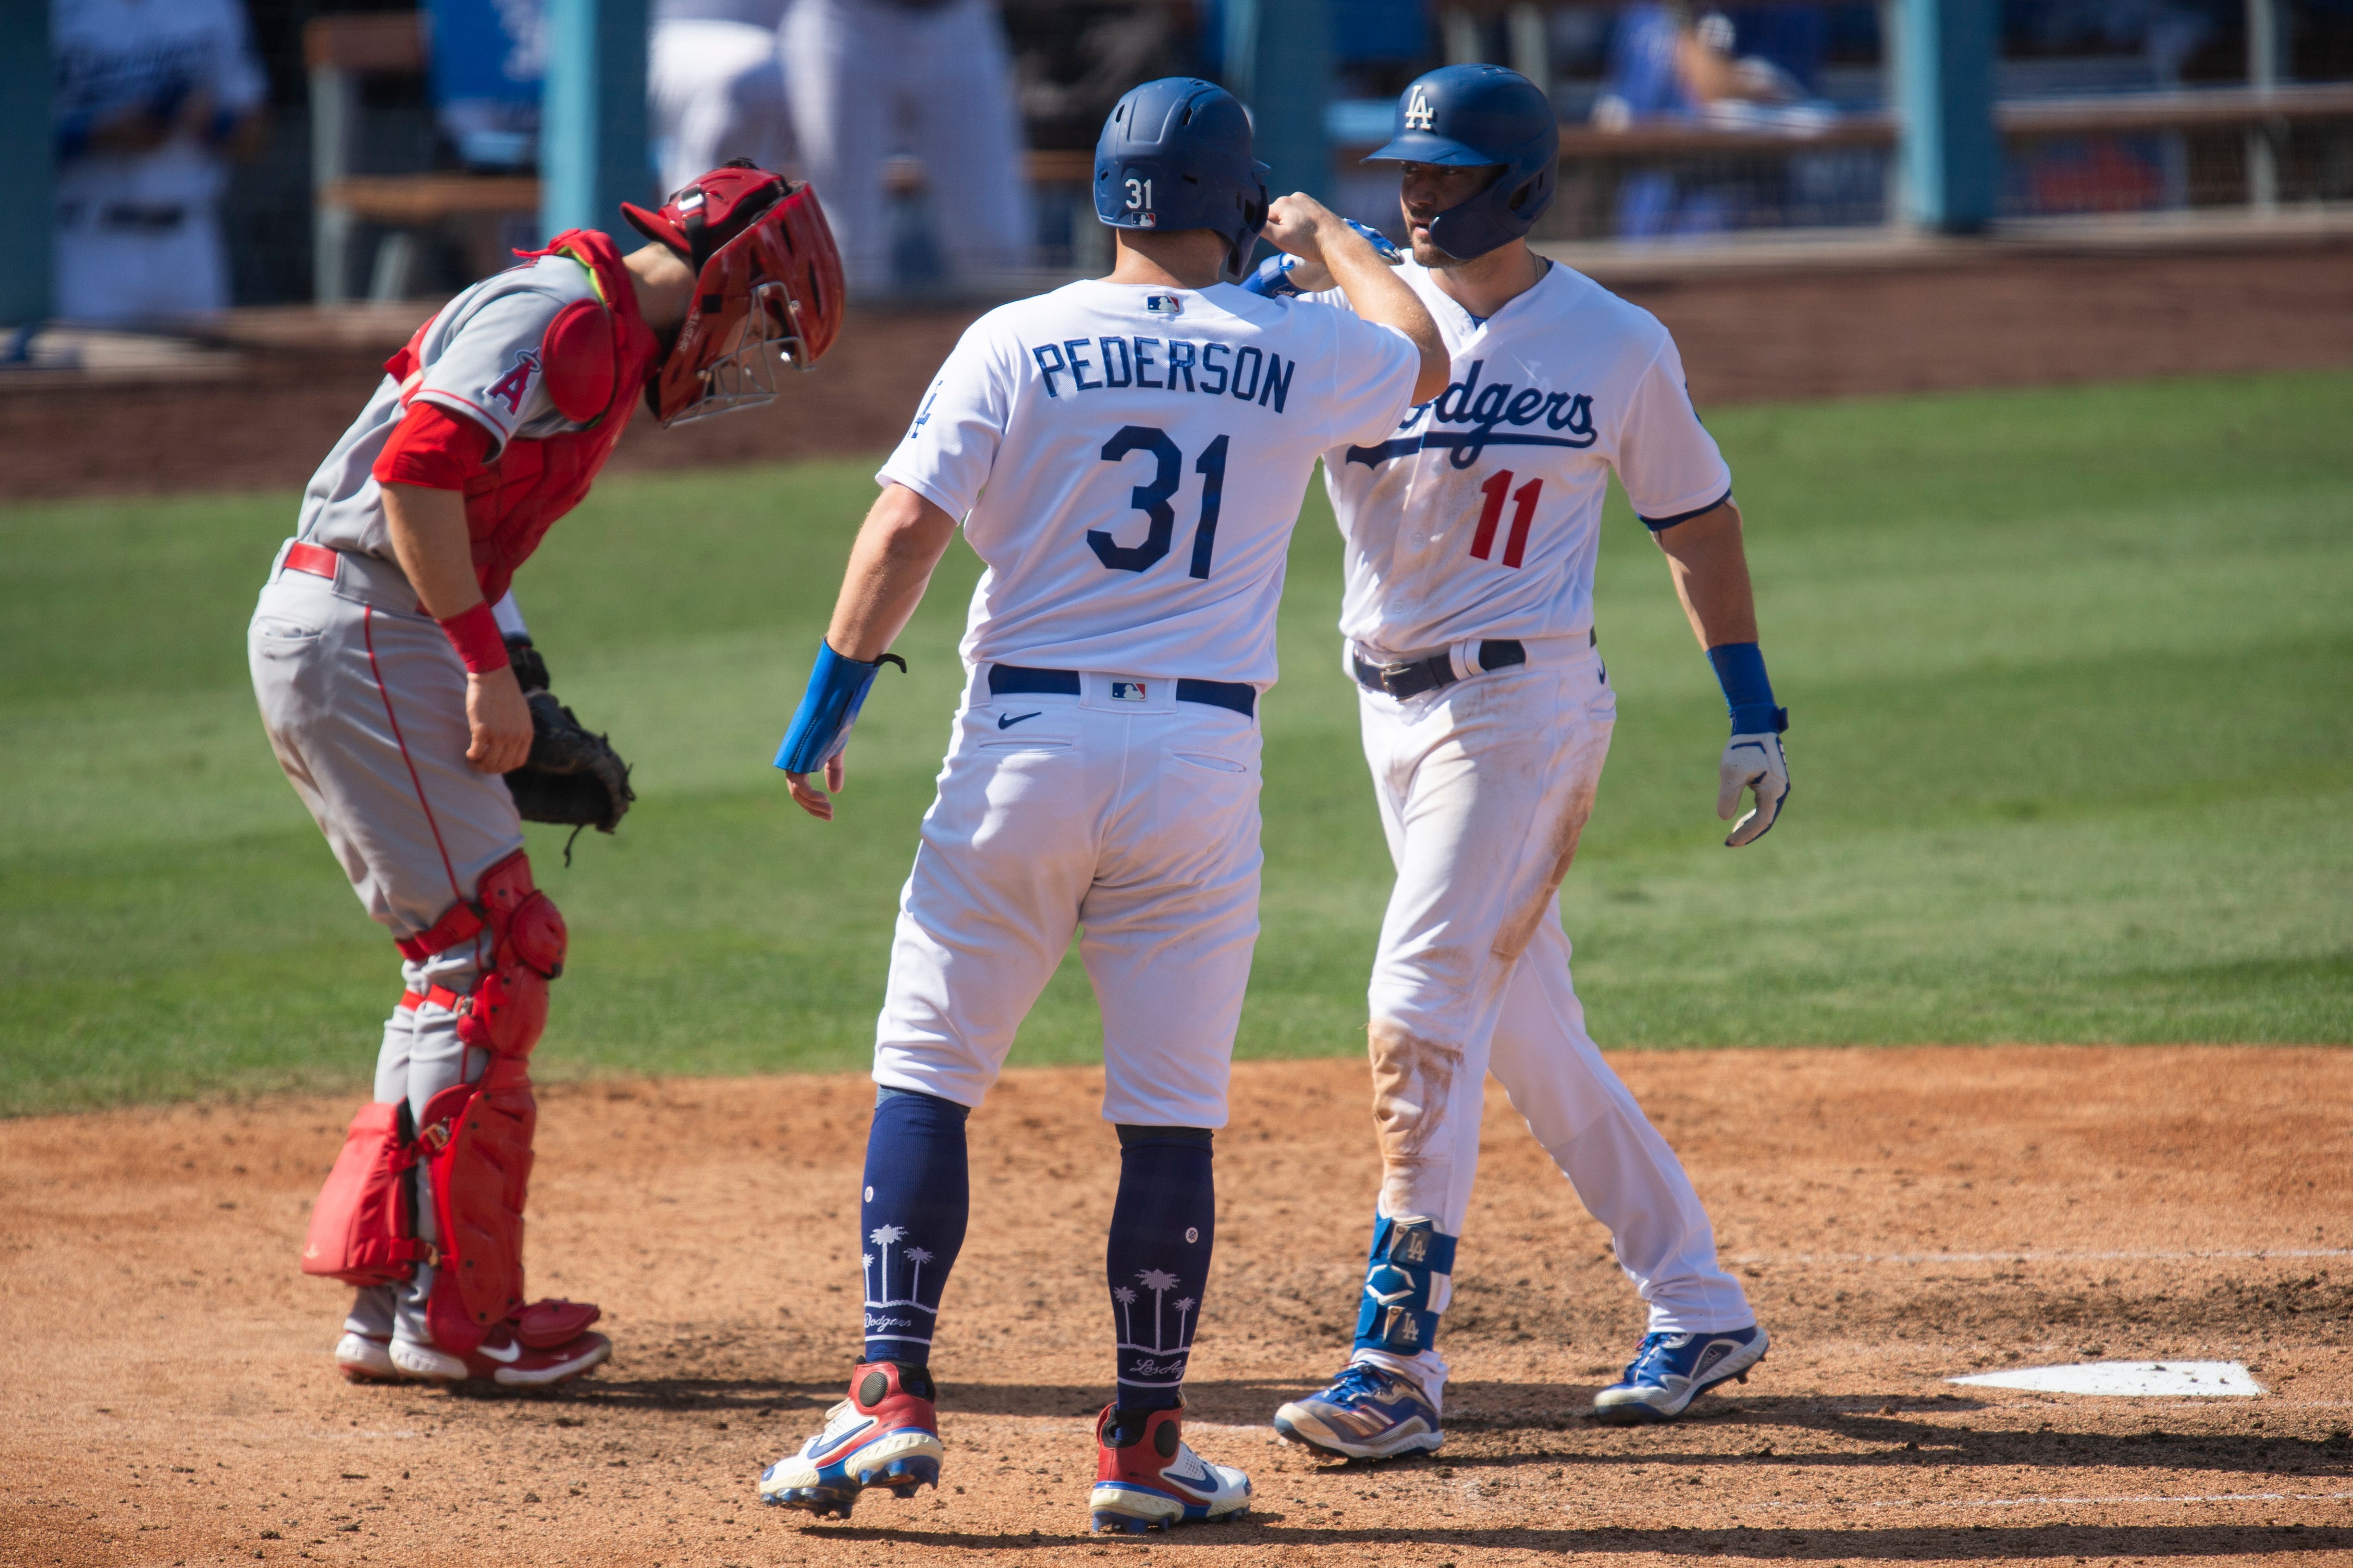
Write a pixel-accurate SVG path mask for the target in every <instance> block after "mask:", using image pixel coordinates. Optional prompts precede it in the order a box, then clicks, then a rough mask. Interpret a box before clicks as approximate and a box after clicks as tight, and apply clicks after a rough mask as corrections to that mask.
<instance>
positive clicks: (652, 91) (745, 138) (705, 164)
mask: <svg viewBox="0 0 2353 1568" xmlns="http://www.w3.org/2000/svg"><path fill="white" fill-rule="evenodd" d="M646 84H647V91H646V99H647V108H648V109H649V110H650V111H651V112H650V116H649V117H650V119H651V120H652V121H653V124H652V127H651V130H652V132H653V138H654V145H655V147H656V148H657V149H659V154H660V158H661V170H662V190H663V192H664V193H665V194H667V193H669V192H671V191H675V190H678V189H680V188H681V186H683V185H685V184H686V183H687V182H688V181H690V180H691V179H693V178H694V177H695V176H696V175H698V174H707V173H709V172H710V171H711V170H712V169H715V168H717V167H718V166H719V165H720V164H721V163H725V162H726V161H727V160H728V159H730V158H749V159H751V160H752V162H754V163H757V164H759V165H760V167H762V168H764V169H782V168H783V167H784V166H785V165H786V163H789V162H790V161H791V160H792V156H793V126H792V115H791V113H790V111H789V110H788V109H787V108H786V102H785V66H784V61H783V60H782V59H781V58H779V57H778V55H777V53H776V28H774V27H761V26H754V25H753V24H751V23H749V22H727V21H719V20H702V19H700V18H689V19H682V20H678V21H669V22H661V23H659V24H657V25H656V26H655V27H654V31H653V37H652V39H651V47H650V48H649V50H648V58H647V62H646Z"/></svg>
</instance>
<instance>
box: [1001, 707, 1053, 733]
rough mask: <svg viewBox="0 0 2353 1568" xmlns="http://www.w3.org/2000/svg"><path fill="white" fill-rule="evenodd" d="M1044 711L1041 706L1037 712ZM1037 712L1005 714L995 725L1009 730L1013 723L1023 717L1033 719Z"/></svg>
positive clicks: (1016, 722)
mask: <svg viewBox="0 0 2353 1568" xmlns="http://www.w3.org/2000/svg"><path fill="white" fill-rule="evenodd" d="M1044 711H1045V710H1044V709H1043V708H1040V709H1039V710H1038V713H1043V712H1044ZM1038 713H1010V714H1007V715H1005V716H1003V717H1001V718H999V719H998V720H997V728H998V729H1000V730H1010V729H1011V728H1013V726H1014V725H1016V724H1018V723H1019V722H1021V721H1022V720H1024V719H1035V718H1036V717H1038Z"/></svg>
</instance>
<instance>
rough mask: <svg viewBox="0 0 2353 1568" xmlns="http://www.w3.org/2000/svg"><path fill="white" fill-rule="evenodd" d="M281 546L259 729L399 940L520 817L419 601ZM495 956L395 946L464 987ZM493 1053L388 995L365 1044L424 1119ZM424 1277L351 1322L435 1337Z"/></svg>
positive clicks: (480, 946) (421, 1273) (430, 1011)
mask: <svg viewBox="0 0 2353 1568" xmlns="http://www.w3.org/2000/svg"><path fill="white" fill-rule="evenodd" d="M284 558H285V552H284V551H283V550H282V549H281V550H280V564H278V565H276V566H274V567H273V568H272V570H271V573H270V578H269V583H268V584H267V585H265V586H264V587H263V588H262V590H261V598H260V602H259V605H257V606H256V607H255V610H254V615H253V622H252V625H251V626H250V627H249V628H248V633H247V639H246V652H247V658H248V663H249V664H250V666H251V668H252V672H253V689H254V695H255V696H256V697H257V698H258V699H259V700H260V704H261V721H262V727H263V728H264V729H265V730H267V731H269V743H270V746H271V748H272V749H273V750H275V751H276V752H277V754H278V763H279V765H280V767H282V768H284V769H285V770H286V776H287V778H288V779H289V780H290V781H291V782H292V784H293V785H294V792H295V794H297V795H300V796H301V798H302V804H303V805H305V806H308V807H309V808H310V812H311V820H313V821H314V822H316V823H317V824H318V825H319V830H320V831H321V832H322V833H323V834H325V835H326V836H327V843H328V844H329V846H330V847H332V848H333V850H334V852H335V858H337V859H339V860H341V861H342V862H343V872H344V874H345V875H346V876H348V877H349V878H350V879H351V882H352V889H353V891H354V892H356V893H357V894H358V895H359V898H360V902H361V903H362V904H364V906H366V909H367V911H368V914H369V915H370V916H371V917H372V918H373V919H374V920H375V921H376V922H377V923H378V924H379V925H382V926H383V927H385V930H386V931H389V932H391V934H392V935H393V936H394V937H395V938H401V937H410V936H415V935H417V934H418V933H419V932H422V931H427V930H428V929H430V928H431V926H432V925H433V923H434V922H435V921H438V920H439V919H440V918H441V916H442V915H443V914H444V913H446V912H447V911H448V909H449V907H450V905H452V904H454V903H456V902H458V901H459V900H461V899H467V898H471V897H472V896H473V892H474V886H475V883H476V881H477V880H478V879H480V876H481V874H482V873H483V872H484V871H485V870H488V869H489V868H491V866H493V865H496V864H497V863H498V862H499V861H501V860H503V859H505V858H507V857H508V856H510V855H512V854H513V853H514V852H515V851H516V850H518V849H520V848H522V845H523V837H522V819H521V818H520V817H518V816H516V815H515V807H514V798H513V796H512V795H509V794H508V793H507V787H506V784H505V782H504V781H503V780H501V779H500V778H499V777H498V776H497V775H495V774H491V773H477V772H475V771H474V769H473V767H472V766H471V765H470V764H469V763H467V761H466V748H467V746H468V745H469V744H470V735H469V732H468V730H467V724H466V667H465V666H464V665H463V664H462V663H460V662H459V658H458V655H457V651H456V650H455V649H453V648H452V647H450V646H449V639H448V637H446V636H444V635H443V633H442V631H441V628H440V627H439V626H437V625H435V624H434V622H433V620H432V618H431V617H430V616H426V615H424V614H422V613H421V612H419V611H418V610H417V608H416V607H415V606H416V603H417V595H416V594H415V592H414V591H413V590H411V589H409V587H408V585H407V582H406V579H405V578H404V577H402V575H401V574H400V572H399V570H398V568H396V567H394V566H391V565H389V564H387V563H383V562H380V561H375V560H374V559H373V558H371V557H366V556H360V555H354V554H352V553H350V552H338V554H337V566H336V577H335V580H334V581H332V582H330V581H328V580H327V579H326V578H323V577H316V576H312V575H311V574H308V573H304V572H298V571H294V570H291V569H289V568H287V567H286V566H285V565H284V564H283V562H284ZM402 605H406V606H407V607H406V608H402V607H401V606H402ZM490 959H491V952H490V933H489V932H488V931H483V932H482V933H481V934H480V936H479V937H478V938H477V939H475V940H474V941H472V942H467V943H464V944H462V945H460V946H458V947H454V948H450V949H448V950H447V951H446V952H439V953H436V954H434V955H433V956H432V957H430V958H428V959H427V960H425V961H423V962H421V963H419V962H411V961H406V960H403V961H402V963H401V981H402V986H403V989H404V990H405V991H406V992H408V993H410V994H416V995H419V996H422V995H424V994H427V992H428V991H429V990H430V989H431V988H432V987H434V986H436V985H439V986H444V987H446V988H448V990H450V991H454V992H456V993H458V994H460V995H463V994H467V993H470V992H471V991H472V990H473V988H474V983H475V981H476V980H477V979H478V978H479V977H480V974H481V973H482V970H483V968H484V967H485V966H486V965H487V964H488V963H490ZM488 1065H489V1057H488V1054H487V1053H485V1052H483V1051H480V1050H470V1049H469V1048H468V1047H466V1046H465V1045H464V1044H462V1043H461V1042H460V1041H459V1038H458V1021H457V1016H456V1015H455V1014H454V1013H452V1012H450V1011H449V1010H448V1008H447V1007H443V1006H439V1005H436V1004H434V1003H432V1002H425V1003H423V1004H421V1005H417V1006H416V1007H414V1008H410V1007H406V1006H403V1007H396V1008H395V1009H394V1010H393V1013H392V1016H390V1017H389V1018H387V1019H386V1020H385V1026H384V1043H383V1045H382V1047H380V1048H379V1050H378V1052H377V1055H376V1071H375V1099H376V1100H377V1101H378V1102H379V1103H383V1104H387V1105H389V1104H397V1103H399V1102H400V1101H402V1100H406V1101H407V1103H408V1107H409V1113H410V1115H411V1116H412V1117H414V1118H415V1119H416V1120H417V1121H419V1122H422V1121H423V1120H424V1114H425V1106H426V1102H427V1101H428V1100H431V1099H432V1098H433V1097H434V1096H435V1095H436V1094H438V1093H439V1092H440V1091H441V1090H443V1089H448V1088H449V1087H450V1086H451V1085H453V1084H457V1083H460V1082H466V1083H470V1082H472V1081H474V1080H475V1079H479V1078H480V1077H481V1076H482V1071H483V1069H484V1068H486V1067H487V1066H488ZM416 1177H417V1183H418V1202H417V1234H418V1236H419V1237H421V1238H423V1239H425V1240H427V1241H430V1240H433V1239H435V1235H436V1232H435V1229H434V1220H433V1205H432V1202H431V1197H430V1193H429V1191H428V1190H427V1187H426V1185H425V1184H426V1182H427V1173H426V1168H425V1167H424V1166H423V1165H422V1164H419V1165H418V1166H417V1170H416ZM432 1286H433V1266H432V1265H431V1264H429V1263H423V1264H419V1265H418V1266H417V1274H416V1277H415V1278H414V1279H409V1280H407V1281H406V1282H404V1283H402V1284H400V1285H397V1286H380V1287H376V1288H374V1289H364V1290H362V1291H360V1292H359V1295H358V1299H357V1300H355V1301H354V1302H353V1307H352V1313H351V1317H350V1319H349V1320H348V1321H347V1324H346V1326H347V1327H348V1328H349V1329H350V1330H352V1331H354V1332H359V1333H369V1334H375V1335H379V1336H381V1335H385V1334H389V1333H394V1332H397V1333H399V1334H400V1335H401V1337H403V1338H405V1339H410V1340H414V1341H416V1342H418V1343H422V1344H430V1343H432V1337H431V1335H430V1334H429V1333H427V1331H426V1328H425V1304H426V1300H427V1297H428V1296H430V1294H431V1293H432Z"/></svg>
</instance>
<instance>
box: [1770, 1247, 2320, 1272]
mask: <svg viewBox="0 0 2353 1568" xmlns="http://www.w3.org/2000/svg"><path fill="white" fill-rule="evenodd" d="M2208 1258H2212V1259H2216V1260H2231V1259H2239V1260H2245V1261H2256V1260H2260V1259H2263V1258H2353V1247H2278V1248H2273V1249H2269V1250H2265V1251H2257V1252H2225V1251H2213V1252H2065V1251H2055V1250H2054V1251H2044V1250H2040V1249H2037V1248H2034V1247H2021V1248H2020V1249H2018V1250H2016V1251H2014V1252H1783V1253H1770V1252H1744V1253H1740V1254H1737V1255H1736V1256H1734V1257H1731V1258H1725V1262H1727V1263H1738V1264H1750V1263H1753V1264H1757V1265H1759V1266H1761V1267H1767V1268H1769V1267H1772V1266H1774V1265H1776V1264H1787V1263H2181V1262H2189V1261H2194V1260H2201V1259H2208Z"/></svg>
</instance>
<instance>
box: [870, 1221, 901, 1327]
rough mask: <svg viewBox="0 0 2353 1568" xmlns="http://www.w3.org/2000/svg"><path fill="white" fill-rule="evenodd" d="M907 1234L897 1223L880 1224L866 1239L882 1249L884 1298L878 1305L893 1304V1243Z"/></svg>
mask: <svg viewBox="0 0 2353 1568" xmlns="http://www.w3.org/2000/svg"><path fill="white" fill-rule="evenodd" d="M906 1234H907V1233H906V1231H905V1230H903V1229H902V1228H901V1227H900V1226H895V1225H878V1226H875V1227H874V1228H873V1230H871V1232H869V1233H868V1234H867V1237H866V1239H867V1240H869V1241H871V1242H872V1243H873V1244H874V1245H875V1246H877V1247H881V1249H882V1299H881V1301H880V1302H879V1303H878V1305H881V1306H885V1307H887V1306H889V1305H890V1304H891V1244H892V1242H894V1241H896V1240H898V1239H899V1238H900V1237H902V1236H905V1235H906Z"/></svg>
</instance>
